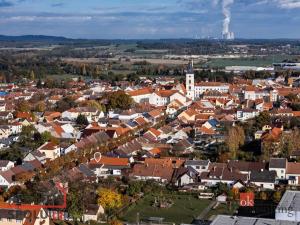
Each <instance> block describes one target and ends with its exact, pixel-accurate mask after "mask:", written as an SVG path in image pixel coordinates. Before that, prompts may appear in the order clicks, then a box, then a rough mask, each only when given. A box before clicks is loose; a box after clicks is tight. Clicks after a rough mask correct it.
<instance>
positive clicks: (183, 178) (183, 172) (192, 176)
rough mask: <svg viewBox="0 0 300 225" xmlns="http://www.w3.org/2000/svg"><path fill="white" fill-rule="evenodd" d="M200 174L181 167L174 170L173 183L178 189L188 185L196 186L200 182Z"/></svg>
mask: <svg viewBox="0 0 300 225" xmlns="http://www.w3.org/2000/svg"><path fill="white" fill-rule="evenodd" d="M198 176H199V174H198V172H197V171H195V170H194V169H193V168H191V167H189V168H185V167H180V168H176V169H174V172H173V175H172V183H173V184H174V185H176V186H177V187H183V186H186V185H190V184H194V183H197V182H198Z"/></svg>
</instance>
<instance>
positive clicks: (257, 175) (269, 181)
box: [250, 170, 276, 190]
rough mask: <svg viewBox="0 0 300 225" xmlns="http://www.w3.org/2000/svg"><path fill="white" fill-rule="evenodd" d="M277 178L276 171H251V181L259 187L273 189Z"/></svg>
mask: <svg viewBox="0 0 300 225" xmlns="http://www.w3.org/2000/svg"><path fill="white" fill-rule="evenodd" d="M275 179H276V172H275V171H268V170H264V171H252V172H251V173H250V182H251V183H252V184H254V185H256V186H257V187H260V188H263V189H271V190H273V189H274V188H275Z"/></svg>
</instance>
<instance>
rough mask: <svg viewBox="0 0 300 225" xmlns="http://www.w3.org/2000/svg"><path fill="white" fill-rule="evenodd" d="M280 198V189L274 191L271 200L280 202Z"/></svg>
mask: <svg viewBox="0 0 300 225" xmlns="http://www.w3.org/2000/svg"><path fill="white" fill-rule="evenodd" d="M280 199H281V192H280V191H275V192H274V194H273V200H274V202H276V203H278V202H280Z"/></svg>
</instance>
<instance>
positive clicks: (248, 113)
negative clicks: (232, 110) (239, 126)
mask: <svg viewBox="0 0 300 225" xmlns="http://www.w3.org/2000/svg"><path fill="white" fill-rule="evenodd" d="M258 115H259V111H258V110H254V109H239V110H237V112H236V118H237V120H240V121H246V120H248V119H253V118H254V117H256V116H258Z"/></svg>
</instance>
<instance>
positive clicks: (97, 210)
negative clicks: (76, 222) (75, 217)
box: [82, 205, 104, 223]
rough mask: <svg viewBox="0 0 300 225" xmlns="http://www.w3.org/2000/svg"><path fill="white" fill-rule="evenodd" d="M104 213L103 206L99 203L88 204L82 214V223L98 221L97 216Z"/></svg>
mask: <svg viewBox="0 0 300 225" xmlns="http://www.w3.org/2000/svg"><path fill="white" fill-rule="evenodd" d="M101 214H104V208H103V207H102V206H101V205H100V206H99V205H88V206H87V207H86V208H85V211H84V213H83V216H82V220H83V222H84V223H86V222H88V221H98V219H99V216H100V215H101Z"/></svg>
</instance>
